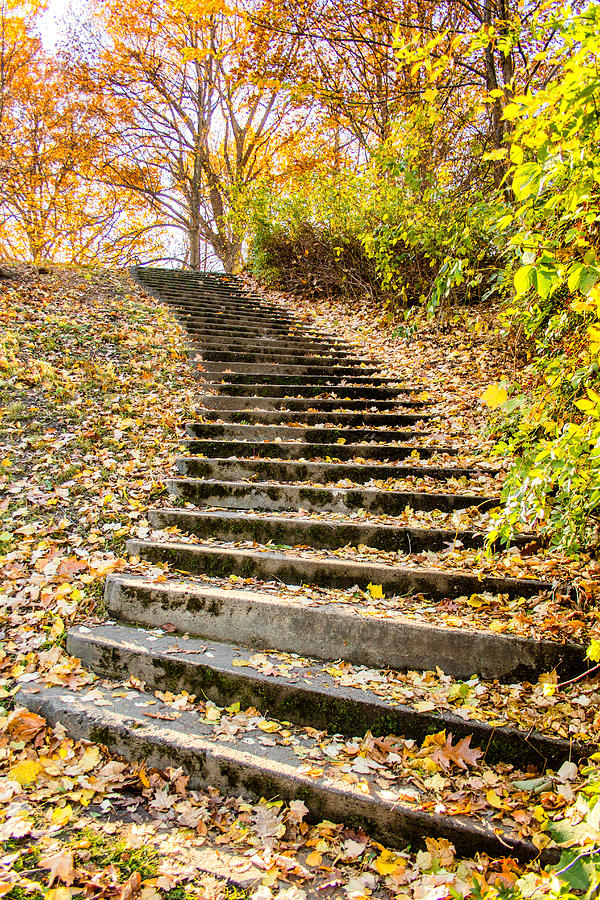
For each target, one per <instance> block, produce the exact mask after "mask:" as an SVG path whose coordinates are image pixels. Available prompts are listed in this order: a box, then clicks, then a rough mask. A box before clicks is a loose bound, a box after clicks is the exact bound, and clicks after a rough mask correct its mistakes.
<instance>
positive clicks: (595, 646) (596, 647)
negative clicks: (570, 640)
mask: <svg viewBox="0 0 600 900" xmlns="http://www.w3.org/2000/svg"><path fill="white" fill-rule="evenodd" d="M585 655H586V656H587V658H588V659H591V661H592V662H600V641H598V640H596V638H594V639H593V641H592V643H591V644H590V646H589V647H588V648H587V651H586V654H585Z"/></svg>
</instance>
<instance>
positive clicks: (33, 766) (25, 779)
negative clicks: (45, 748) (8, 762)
mask: <svg viewBox="0 0 600 900" xmlns="http://www.w3.org/2000/svg"><path fill="white" fill-rule="evenodd" d="M41 769H42V767H41V765H40V764H39V762H38V761H37V759H25V760H23V762H20V763H17V765H16V766H13V767H12V769H10V770H9V772H8V778H9V780H10V781H18V782H19V784H21V785H23V784H31V782H32V781H35V779H36V778H37V777H38V775H39V773H40V771H41Z"/></svg>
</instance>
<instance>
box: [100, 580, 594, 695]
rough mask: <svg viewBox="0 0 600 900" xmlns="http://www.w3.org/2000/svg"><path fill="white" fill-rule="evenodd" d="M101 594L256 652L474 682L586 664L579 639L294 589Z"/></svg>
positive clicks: (177, 586)
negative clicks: (533, 636) (435, 618)
mask: <svg viewBox="0 0 600 900" xmlns="http://www.w3.org/2000/svg"><path fill="white" fill-rule="evenodd" d="M105 601H106V606H107V609H108V612H109V614H110V615H111V616H113V617H116V618H119V619H123V620H125V621H128V622H137V623H139V624H141V625H144V626H146V627H148V628H156V627H160V626H161V625H164V624H165V623H169V624H170V625H172V626H173V627H174V628H176V630H177V631H178V632H180V633H182V634H191V635H196V636H198V637H202V638H204V640H205V641H225V642H231V643H232V644H234V645H236V646H238V645H239V646H244V647H252V648H255V649H256V650H269V649H277V650H280V651H282V652H287V653H298V654H300V656H309V657H312V658H316V659H321V660H332V659H345V660H348V661H349V662H351V663H353V664H355V665H359V666H367V667H373V668H381V667H384V668H390V669H395V670H397V671H406V670H413V669H416V670H417V671H423V670H427V671H430V670H433V671H435V669H436V666H439V668H440V669H441V670H442V671H443V672H445V673H446V674H447V675H452V676H453V677H455V678H462V679H469V678H471V676H472V675H478V676H479V677H481V678H497V679H498V680H499V681H501V682H506V683H509V684H510V683H513V682H515V681H518V680H529V681H532V682H536V681H537V679H538V676H539V675H540V674H542V673H543V672H550V671H552V670H553V669H556V671H557V672H558V673H559V676H560V678H561V680H566V679H568V678H571V677H573V676H575V675H577V674H579V673H580V672H582V671H585V668H586V661H585V650H584V648H582V647H581V646H579V645H576V644H571V643H568V642H566V643H559V642H554V641H546V640H542V641H533V640H530V639H527V638H522V637H517V636H515V635H512V634H510V633H506V634H498V633H496V632H493V631H485V630H482V629H476V628H455V627H449V626H444V625H437V624H435V625H434V624H430V623H428V622H425V621H422V620H419V619H418V618H416V617H415V618H405V617H402V616H398V615H396V616H393V615H390V614H387V615H385V616H373V615H367V614H363V615H361V614H360V606H359V607H358V608H357V609H356V610H355V609H353V608H350V609H349V608H347V607H345V606H342V605H341V604H339V603H326V602H322V603H318V604H315V603H312V604H311V605H306V604H303V603H302V602H299V598H298V597H297V596H296V595H294V596H291V597H289V598H286V597H285V596H284V595H283V596H280V595H279V594H277V593H267V592H266V591H262V592H261V591H258V590H256V588H255V589H252V590H251V589H246V590H239V589H237V588H232V587H230V586H229V587H228V588H227V589H226V590H225V589H222V588H218V587H212V586H209V585H206V584H202V583H194V582H191V581H186V580H185V579H183V580H182V579H176V578H174V577H172V576H170V577H169V578H168V579H167V580H166V581H156V582H152V581H150V580H148V579H146V578H142V577H140V576H135V575H109V577H108V579H107V581H106V591H105Z"/></svg>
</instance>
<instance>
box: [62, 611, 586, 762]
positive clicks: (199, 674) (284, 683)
mask: <svg viewBox="0 0 600 900" xmlns="http://www.w3.org/2000/svg"><path fill="white" fill-rule="evenodd" d="M67 650H68V652H69V653H71V654H72V655H73V656H76V657H78V658H79V659H81V661H82V663H83V664H84V665H85V666H87V667H88V668H90V669H92V670H93V671H94V672H97V673H98V674H99V675H104V676H105V677H106V678H112V679H115V678H117V679H121V678H122V679H124V680H127V679H128V678H129V675H130V673H131V672H135V675H136V678H139V679H140V681H142V682H143V683H144V684H145V685H146V687H147V688H148V689H149V690H150V691H154V690H161V691H167V690H168V691H171V692H172V693H173V694H178V693H180V692H181V691H183V690H186V691H187V692H188V693H194V694H196V696H199V697H204V698H206V699H209V700H212V701H213V702H214V703H216V704H217V706H221V707H223V706H227V705H228V704H231V703H233V702H236V701H237V702H239V704H240V708H241V709H242V710H243V709H247V708H249V707H255V708H257V709H260V710H262V711H263V713H264V714H265V715H268V716H272V717H275V718H277V719H279V720H281V721H284V722H293V723H295V724H297V725H308V726H310V727H312V728H317V729H323V730H325V731H328V732H329V733H330V734H333V733H335V734H343V735H346V736H348V737H353V736H356V735H363V734H365V733H366V732H367V731H371V732H372V733H373V734H375V735H381V736H385V735H387V734H394V735H397V736H402V737H407V738H413V739H415V740H417V741H418V742H419V743H421V742H422V741H423V740H424V738H425V737H426V736H427V735H428V734H437V733H438V732H440V731H441V730H442V729H444V728H445V729H446V730H447V731H451V732H452V734H453V735H454V737H455V738H456V739H458V738H462V737H467V736H468V735H472V739H473V740H472V742H473V746H477V747H484V748H485V759H486V762H487V763H495V762H499V761H501V760H504V761H505V762H511V763H513V764H515V765H517V766H518V767H519V768H525V767H526V765H527V763H531V764H533V765H534V766H535V767H536V768H539V765H540V760H545V764H546V765H547V766H548V767H550V768H558V767H559V766H560V765H561V763H562V761H563V760H564V759H566V758H568V757H569V756H570V757H571V758H574V759H579V758H581V757H582V756H589V753H590V745H583V744H577V743H573V742H569V741H566V740H560V739H556V738H553V737H549V736H547V735H542V734H538V733H536V732H531V731H519V730H518V729H516V728H510V727H498V726H495V725H488V724H487V723H486V722H481V721H476V720H472V719H464V718H461V717H460V716H456V715H454V714H453V713H452V712H450V711H449V710H440V711H439V712H436V713H431V712H425V713H422V712H421V713H420V712H417V711H416V710H414V709H413V708H412V707H409V706H402V705H399V704H392V703H389V702H386V701H384V700H382V699H381V698H380V697H378V696H377V694H374V693H373V692H372V691H369V690H366V689H364V690H362V689H357V688H351V687H340V685H339V683H338V682H336V680H335V679H334V678H332V677H331V676H330V675H328V674H327V673H326V672H323V670H322V669H321V667H320V666H319V665H318V664H315V665H314V666H312V667H309V668H306V667H303V668H302V669H301V670H298V671H297V672H296V674H292V675H282V674H270V675H268V676H267V675H263V674H262V673H261V672H259V671H256V670H255V669H252V668H249V667H244V668H241V667H239V666H236V665H235V662H236V661H237V662H239V661H240V660H244V659H247V657H248V655H249V654H248V651H247V650H241V649H239V648H237V647H235V646H233V645H232V644H228V643H223V642H221V641H211V642H210V643H209V644H208V645H207V643H206V641H205V640H200V639H194V638H189V637H187V638H186V639H185V640H182V638H181V637H179V636H177V635H170V634H165V633H164V632H163V633H162V634H161V633H160V632H158V636H157V632H156V630H153V631H147V630H145V629H143V628H134V627H132V626H127V625H120V624H115V625H111V624H107V625H99V626H95V627H92V628H87V627H79V628H74V629H72V630H71V631H70V632H69V637H68V642H67ZM307 682H309V683H307Z"/></svg>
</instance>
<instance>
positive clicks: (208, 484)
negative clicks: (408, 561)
mask: <svg viewBox="0 0 600 900" xmlns="http://www.w3.org/2000/svg"><path fill="white" fill-rule="evenodd" d="M166 484H167V487H168V489H169V491H170V493H171V494H173V495H174V496H176V497H181V498H182V499H183V500H187V501H188V503H195V504H196V505H202V506H220V507H223V508H225V509H265V510H283V509H288V510H290V509H291V510H297V509H303V510H306V511H307V512H320V511H324V512H339V513H347V512H358V510H360V509H364V510H365V511H366V512H368V513H372V514H373V515H381V516H399V515H402V513H403V512H404V510H405V509H406V508H407V507H408V508H409V509H413V510H426V511H433V510H440V512H452V511H454V510H467V509H477V510H479V511H484V510H488V509H493V507H494V506H497V505H498V503H499V500H498V499H497V498H493V497H492V498H490V497H485V496H482V495H480V494H474V493H469V494H467V493H464V494H459V493H441V492H440V493H436V492H433V491H431V492H427V491H416V490H415V491H387V490H386V491H384V490H380V489H378V488H362V487H357V488H342V487H339V488H338V487H321V486H320V485H309V484H307V485H304V484H294V483H293V482H287V483H285V484H274V483H272V482H268V481H225V480H217V479H210V480H209V479H204V478H189V477H188V478H168V479H167V480H166Z"/></svg>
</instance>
